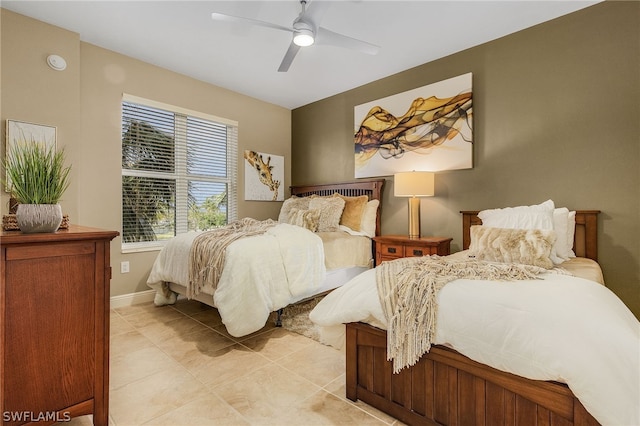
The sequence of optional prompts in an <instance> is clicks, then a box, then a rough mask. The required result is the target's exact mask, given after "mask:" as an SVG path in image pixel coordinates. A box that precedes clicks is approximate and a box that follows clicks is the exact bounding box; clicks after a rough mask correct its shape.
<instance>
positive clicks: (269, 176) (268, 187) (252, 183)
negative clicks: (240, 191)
mask: <svg viewBox="0 0 640 426" xmlns="http://www.w3.org/2000/svg"><path fill="white" fill-rule="evenodd" d="M244 159H245V163H244V166H245V167H244V199H245V200H257V201H283V200H284V189H283V188H282V187H281V186H280V183H281V182H282V181H284V157H282V156H279V155H272V154H265V153H262V152H256V151H249V150H246V151H245V152H244Z"/></svg>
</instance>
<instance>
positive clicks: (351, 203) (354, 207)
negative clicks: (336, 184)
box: [333, 192, 369, 231]
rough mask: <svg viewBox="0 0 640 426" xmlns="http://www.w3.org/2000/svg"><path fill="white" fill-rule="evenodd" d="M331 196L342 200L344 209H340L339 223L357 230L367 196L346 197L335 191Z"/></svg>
mask: <svg viewBox="0 0 640 426" xmlns="http://www.w3.org/2000/svg"><path fill="white" fill-rule="evenodd" d="M333 196H334V197H339V198H342V199H343V200H344V210H342V216H340V225H344V226H346V227H349V228H351V229H353V230H354V231H359V230H360V223H361V222H362V215H363V214H364V208H365V206H366V205H367V202H368V201H369V197H367V196H366V195H361V196H359V197H347V196H344V195H341V194H338V193H337V192H336V193H334V194H333Z"/></svg>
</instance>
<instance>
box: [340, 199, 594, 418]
mask: <svg viewBox="0 0 640 426" xmlns="http://www.w3.org/2000/svg"><path fill="white" fill-rule="evenodd" d="M461 213H462V215H463V248H464V249H467V248H468V247H469V243H470V241H471V240H470V227H471V226H472V225H480V224H482V221H481V220H480V219H479V218H478V217H477V213H478V212H477V211H463V212H461ZM598 213H599V211H597V210H586V211H577V213H576V232H575V240H574V250H575V252H576V254H577V255H578V256H582V257H587V258H590V259H593V260H597V253H598V250H597V249H598V248H597V216H598ZM346 396H347V398H349V399H350V400H353V401H356V400H361V401H364V402H366V403H367V404H369V405H371V406H373V407H376V408H378V409H380V410H382V411H384V412H386V413H388V414H390V415H392V416H393V417H395V418H397V419H399V420H401V421H403V422H405V423H407V424H411V425H414V424H416V425H417V424H425V425H426V424H445V425H454V424H461V425H485V424H519V425H524V424H538V425H596V424H598V422H597V421H596V420H595V419H594V418H593V417H592V415H591V414H589V412H587V411H586V409H585V408H584V406H583V405H582V404H581V403H580V401H579V400H578V399H577V398H576V397H575V396H574V395H573V394H572V392H571V390H570V389H569V388H568V387H567V385H565V384H563V383H559V382H553V381H537V380H530V379H526V378H524V377H520V376H517V375H514V374H510V373H507V372H504V371H500V370H497V369H495V368H492V367H489V366H487V365H484V364H481V363H479V362H476V361H473V360H471V359H469V358H468V357H466V356H464V355H462V354H460V353H458V352H456V351H454V350H453V349H450V348H448V347H445V346H440V345H435V346H432V347H431V349H430V351H429V352H428V353H426V354H425V355H423V356H422V358H421V359H420V360H419V361H418V362H417V363H416V364H415V365H413V366H411V367H409V368H407V369H404V370H402V371H401V372H400V373H399V374H393V367H392V362H391V361H389V360H387V333H386V331H384V330H382V329H379V328H376V327H373V326H371V325H369V324H365V323H362V322H356V323H349V324H347V325H346Z"/></svg>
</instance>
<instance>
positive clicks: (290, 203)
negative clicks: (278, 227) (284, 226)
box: [278, 195, 311, 223]
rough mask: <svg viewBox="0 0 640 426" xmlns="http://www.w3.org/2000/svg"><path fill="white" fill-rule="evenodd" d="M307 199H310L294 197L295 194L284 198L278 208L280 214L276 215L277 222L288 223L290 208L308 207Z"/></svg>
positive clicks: (305, 208)
mask: <svg viewBox="0 0 640 426" xmlns="http://www.w3.org/2000/svg"><path fill="white" fill-rule="evenodd" d="M309 201H311V198H310V197H296V196H295V195H294V196H292V197H291V198H287V199H286V200H284V203H282V207H281V208H280V214H279V215H278V222H280V223H288V222H289V213H290V211H291V209H293V208H295V209H302V210H307V209H308V208H309Z"/></svg>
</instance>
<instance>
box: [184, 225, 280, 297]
mask: <svg viewBox="0 0 640 426" xmlns="http://www.w3.org/2000/svg"><path fill="white" fill-rule="evenodd" d="M277 224H278V222H276V221H274V220H271V219H267V220H263V221H259V220H256V219H252V218H248V217H247V218H244V219H239V220H236V221H234V222H231V223H229V224H228V225H227V226H224V227H222V228H217V229H213V230H211V231H206V232H203V233H202V234H200V235H198V236H197V237H196V238H195V239H194V240H193V244H192V245H191V250H190V252H189V283H188V285H187V297H188V298H193V297H195V296H197V295H198V293H200V290H201V289H202V287H204V286H205V285H207V284H210V285H211V286H212V287H213V289H214V290H215V289H216V287H217V286H218V281H219V280H220V276H221V275H222V268H223V267H224V260H225V253H226V249H227V247H228V246H229V244H231V243H232V242H234V241H236V240H238V239H240V238H245V237H250V236H253V235H260V234H264V233H265V232H266V231H267V229H269V228H271V227H273V226H275V225H277Z"/></svg>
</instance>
